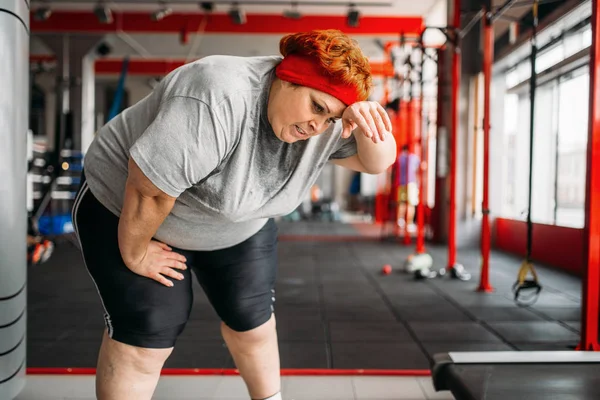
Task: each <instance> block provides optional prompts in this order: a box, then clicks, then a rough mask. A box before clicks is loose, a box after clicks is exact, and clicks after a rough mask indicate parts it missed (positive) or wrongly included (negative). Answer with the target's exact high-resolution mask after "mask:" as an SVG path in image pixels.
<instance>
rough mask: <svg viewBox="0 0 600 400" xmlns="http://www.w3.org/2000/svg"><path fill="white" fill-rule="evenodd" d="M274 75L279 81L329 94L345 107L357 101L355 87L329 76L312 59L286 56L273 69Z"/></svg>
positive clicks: (293, 55) (297, 55)
mask: <svg viewBox="0 0 600 400" xmlns="http://www.w3.org/2000/svg"><path fill="white" fill-rule="evenodd" d="M275 74H276V75H277V77H278V78H279V79H281V80H284V81H288V82H291V83H295V84H297V85H302V86H308V87H310V88H313V89H317V90H320V91H322V92H325V93H327V94H330V95H332V96H333V97H335V98H337V99H339V100H340V101H341V102H342V103H344V104H345V105H347V106H349V105H350V104H353V103H356V102H357V101H359V96H358V93H357V90H356V87H354V86H352V85H349V84H347V83H344V82H341V81H340V80H339V79H336V78H335V77H333V76H331V75H329V74H328V73H327V71H326V70H325V69H323V68H322V67H321V66H320V64H319V61H318V60H317V59H315V58H314V57H310V56H304V55H299V54H288V55H287V56H285V57H284V58H283V61H281V63H280V64H279V65H278V66H277V68H276V69H275Z"/></svg>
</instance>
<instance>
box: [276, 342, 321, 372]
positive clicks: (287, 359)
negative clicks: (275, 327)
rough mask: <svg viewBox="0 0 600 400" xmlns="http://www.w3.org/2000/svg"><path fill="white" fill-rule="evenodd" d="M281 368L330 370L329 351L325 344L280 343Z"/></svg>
mask: <svg viewBox="0 0 600 400" xmlns="http://www.w3.org/2000/svg"><path fill="white" fill-rule="evenodd" d="M279 358H280V364H281V368H283V369H288V368H293V369H296V368H306V369H311V368H329V350H328V345H327V343H325V342H285V341H280V342H279Z"/></svg>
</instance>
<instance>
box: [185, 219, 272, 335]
mask: <svg viewBox="0 0 600 400" xmlns="http://www.w3.org/2000/svg"><path fill="white" fill-rule="evenodd" d="M193 264H194V272H195V273H196V276H197V278H198V282H199V283H200V285H201V286H202V288H203V289H204V291H205V293H206V295H207V297H208V299H209V301H210V302H211V304H212V306H213V307H214V309H215V311H216V312H217V314H218V315H219V317H220V318H221V320H222V321H223V322H224V323H225V324H227V326H229V327H230V328H231V329H233V330H235V331H238V332H244V331H248V330H250V329H254V328H257V327H259V326H260V325H262V324H264V323H265V322H267V321H268V320H269V318H271V315H272V314H273V303H274V302H275V281H276V277H277V225H276V224H275V221H273V220H272V219H270V220H269V221H268V222H267V224H266V225H265V226H264V227H263V228H262V229H261V230H260V231H259V232H258V233H256V234H255V235H254V236H252V237H251V238H249V239H248V240H246V241H244V242H242V243H240V244H238V245H236V246H233V247H230V248H227V249H222V250H216V251H210V252H196V253H195V254H194V262H193Z"/></svg>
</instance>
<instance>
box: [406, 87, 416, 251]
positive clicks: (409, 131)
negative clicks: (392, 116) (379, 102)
mask: <svg viewBox="0 0 600 400" xmlns="http://www.w3.org/2000/svg"><path fill="white" fill-rule="evenodd" d="M408 93H409V96H408V101H407V102H406V144H407V145H408V154H407V156H406V165H405V169H404V175H405V181H404V183H405V188H406V193H404V196H405V199H404V200H405V202H406V207H405V208H404V210H405V211H404V244H405V245H409V244H410V243H411V241H412V240H411V237H410V232H409V230H408V207H410V197H409V196H408V194H409V190H408V183H409V182H408V180H409V177H410V173H409V167H410V162H409V161H410V156H411V154H412V152H413V139H414V129H413V125H414V120H413V105H412V101H413V100H412V81H411V80H410V78H409V89H408Z"/></svg>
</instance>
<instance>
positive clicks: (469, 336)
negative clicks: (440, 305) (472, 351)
mask: <svg viewBox="0 0 600 400" xmlns="http://www.w3.org/2000/svg"><path fill="white" fill-rule="evenodd" d="M409 325H410V326H411V328H412V329H413V330H414V332H415V334H416V335H417V337H418V338H419V339H420V340H422V341H424V342H486V343H499V342H501V341H500V339H499V338H498V337H497V336H496V335H494V334H493V333H492V332H490V331H489V330H487V329H486V328H484V327H483V326H481V325H479V324H477V323H475V322H409Z"/></svg>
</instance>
